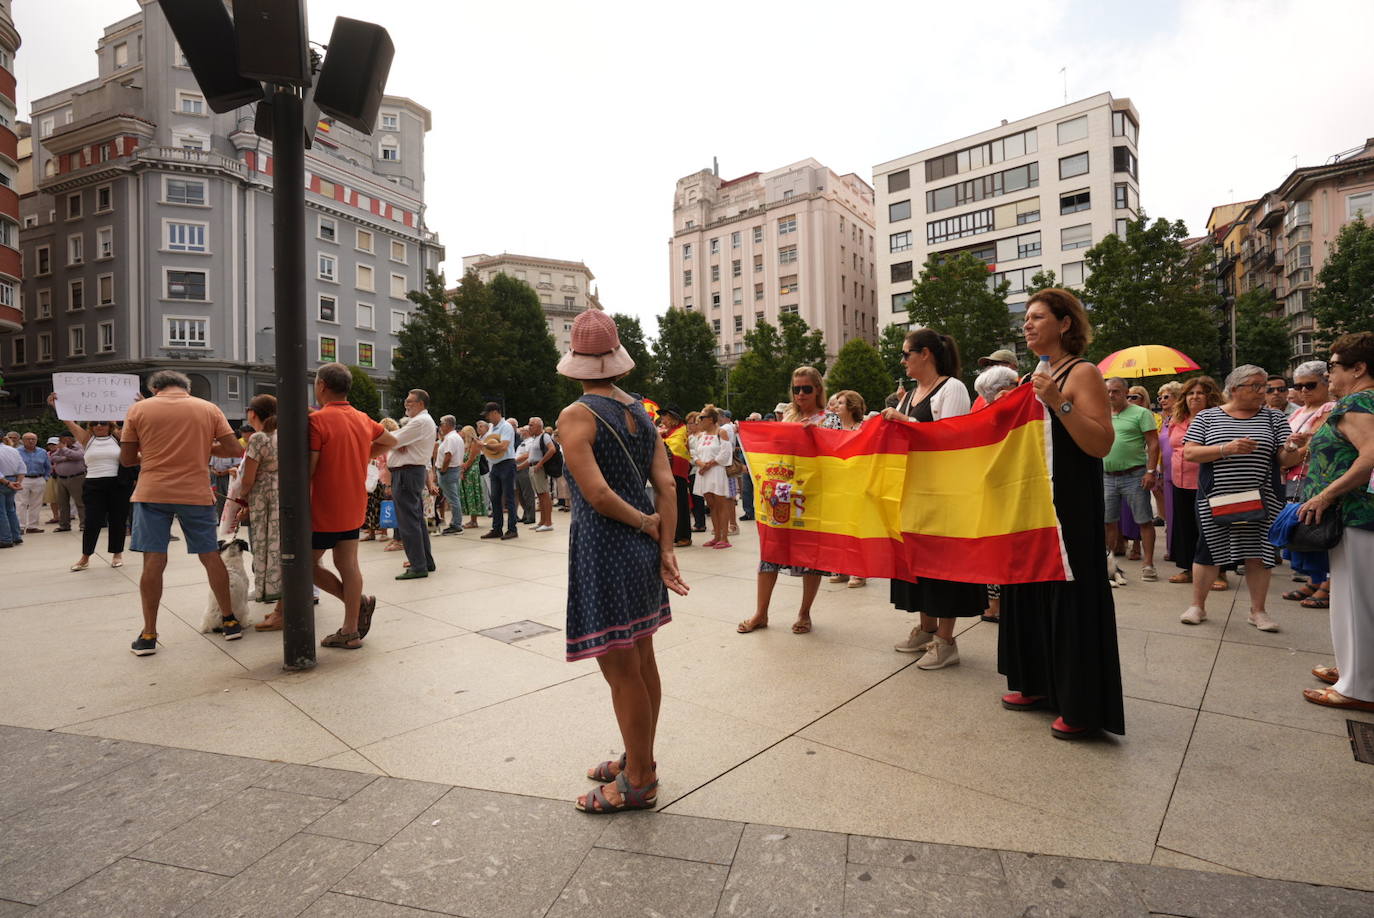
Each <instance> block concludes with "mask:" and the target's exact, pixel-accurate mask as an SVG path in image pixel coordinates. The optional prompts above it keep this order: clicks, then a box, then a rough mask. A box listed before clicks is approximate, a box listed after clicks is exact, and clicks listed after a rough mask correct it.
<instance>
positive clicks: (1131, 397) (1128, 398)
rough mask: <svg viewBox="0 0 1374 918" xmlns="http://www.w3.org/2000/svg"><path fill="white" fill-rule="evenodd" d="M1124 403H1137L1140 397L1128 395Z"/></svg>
mask: <svg viewBox="0 0 1374 918" xmlns="http://www.w3.org/2000/svg"><path fill="white" fill-rule="evenodd" d="M1126 401H1128V402H1138V401H1140V396H1138V395H1128V396H1126Z"/></svg>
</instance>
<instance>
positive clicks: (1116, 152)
mask: <svg viewBox="0 0 1374 918" xmlns="http://www.w3.org/2000/svg"><path fill="white" fill-rule="evenodd" d="M1139 167H1140V163H1139V161H1138V160H1137V159H1136V155H1135V154H1134V153H1132V152H1131V148H1130V147H1112V171H1113V172H1125V173H1127V174H1128V175H1130V177H1131V178H1133V179H1138V178H1140V176H1139V175H1138V174H1137V173H1138V172H1139Z"/></svg>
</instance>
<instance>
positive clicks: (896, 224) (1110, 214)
mask: <svg viewBox="0 0 1374 918" xmlns="http://www.w3.org/2000/svg"><path fill="white" fill-rule="evenodd" d="M1139 133H1140V115H1139V113H1138V112H1137V111H1136V110H1135V106H1133V105H1132V104H1131V101H1130V99H1116V98H1113V97H1112V95H1111V93H1105V92H1104V93H1100V94H1098V95H1096V96H1092V97H1091V98H1087V99H1082V100H1080V101H1078V102H1073V103H1071V104H1068V105H1063V106H1060V107H1059V108H1054V109H1050V110H1049V111H1046V112H1041V113H1039V114H1037V115H1031V116H1030V117H1028V118H1022V119H1020V120H1019V121H1013V122H1007V121H1003V122H1002V123H1001V124H999V125H998V126H997V127H994V128H990V129H988V130H986V131H982V132H980V133H978V134H973V135H971V136H968V137H962V138H960V139H958V140H951V141H949V142H947V143H943V144H940V145H939V146H936V147H931V148H929V149H926V150H921V151H920V152H917V153H911V154H909V155H906V156H902V157H899V158H897V159H894V160H890V161H888V162H885V163H880V164H879V165H877V166H874V167H873V184H874V188H875V189H876V193H877V203H876V208H875V209H876V214H877V235H878V258H877V260H878V284H877V285H878V305H879V308H880V320H881V322H882V324H883V325H887V324H889V323H892V322H897V323H903V324H904V323H905V322H906V320H907V312H906V310H907V304H908V303H909V302H910V301H911V287H912V283H913V280H914V279H915V278H917V277H919V276H920V273H921V266H922V265H923V264H924V263H925V261H926V259H927V258H929V257H930V256H931V255H940V256H948V255H952V254H954V253H957V252H970V253H972V254H973V255H975V256H976V257H978V258H981V259H983V260H984V261H986V262H987V264H988V267H989V270H990V276H989V283H991V284H996V283H1000V282H1001V281H1003V280H1005V281H1007V282H1009V284H1010V288H1009V290H1008V293H1007V305H1008V307H1009V308H1010V310H1011V311H1012V312H1013V313H1016V312H1020V311H1023V310H1024V308H1025V301H1026V285H1027V284H1028V283H1029V282H1030V280H1031V278H1032V277H1033V276H1034V275H1035V274H1036V273H1037V272H1039V271H1042V270H1046V269H1049V270H1053V271H1054V272H1055V275H1056V277H1057V279H1058V282H1059V283H1060V284H1062V285H1064V286H1067V287H1078V286H1081V285H1082V283H1083V281H1084V279H1085V277H1086V266H1085V264H1084V261H1083V254H1084V252H1086V251H1087V250H1088V249H1089V248H1090V247H1092V246H1093V245H1095V244H1096V243H1098V242H1100V241H1101V240H1102V238H1103V237H1104V236H1106V235H1107V234H1108V233H1113V232H1116V233H1122V232H1124V228H1125V224H1126V221H1128V220H1134V219H1135V218H1136V217H1137V216H1138V215H1139V213H1140V182H1139V160H1138V156H1137V147H1136V144H1137V141H1138V137H1139Z"/></svg>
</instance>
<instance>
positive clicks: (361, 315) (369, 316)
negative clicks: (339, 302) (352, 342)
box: [353, 303, 376, 329]
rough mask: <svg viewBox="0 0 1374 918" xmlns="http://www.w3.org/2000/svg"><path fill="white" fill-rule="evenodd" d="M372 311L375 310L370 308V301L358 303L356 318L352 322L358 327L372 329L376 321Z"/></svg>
mask: <svg viewBox="0 0 1374 918" xmlns="http://www.w3.org/2000/svg"><path fill="white" fill-rule="evenodd" d="M374 312H375V310H374V309H373V308H372V304H371V303H359V304H358V313H357V318H356V319H355V320H354V323H353V324H354V325H356V326H357V327H358V328H366V329H372V328H373V327H374V324H375V321H376V320H375V319H374V318H373V313H374Z"/></svg>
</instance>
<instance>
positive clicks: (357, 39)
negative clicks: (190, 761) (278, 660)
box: [158, 0, 394, 669]
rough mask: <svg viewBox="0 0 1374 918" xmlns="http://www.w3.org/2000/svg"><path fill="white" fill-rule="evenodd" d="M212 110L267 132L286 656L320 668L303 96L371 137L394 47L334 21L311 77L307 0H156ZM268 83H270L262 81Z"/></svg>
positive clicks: (293, 665) (379, 32) (373, 29)
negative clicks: (248, 114)
mask: <svg viewBox="0 0 1374 918" xmlns="http://www.w3.org/2000/svg"><path fill="white" fill-rule="evenodd" d="M158 3H159V6H160V7H161V8H162V12H163V13H164V15H166V17H167V21H168V23H169V24H170V25H171V27H172V32H173V34H174V35H175V36H176V39H177V42H178V43H179V44H180V45H181V49H182V51H183V52H184V53H185V55H186V61H187V63H188V64H190V66H191V72H192V73H193V74H195V77H196V82H197V83H199V84H200V88H201V90H202V91H203V92H204V93H205V99H206V104H208V105H209V106H210V108H211V109H212V110H214V111H216V112H220V113H223V112H229V111H233V110H234V109H236V108H240V107H241V106H244V105H247V104H249V103H252V102H260V103H261V104H262V105H265V106H267V107H268V108H270V117H264V116H266V115H267V114H268V112H266V111H261V110H260V111H259V113H258V114H259V117H258V118H257V120H256V125H255V127H256V129H257V130H258V132H259V133H264V134H266V133H267V132H268V131H269V130H270V135H269V136H270V137H271V138H272V156H273V164H272V217H273V226H274V230H273V233H274V238H273V255H274V261H275V265H274V278H273V292H274V296H275V301H276V302H275V304H274V305H275V308H274V322H273V324H274V326H275V328H276V340H277V354H276V364H277V398H278V402H277V441H278V444H279V455H278V469H279V471H278V482H279V500H280V503H281V557H282V606H283V609H284V621H285V626H284V628H283V631H282V655H283V664H284V665H285V667H286V668H287V669H310V668H312V667H313V666H314V665H315V615H314V604H313V596H312V591H311V585H312V583H313V581H314V576H313V571H314V559H313V555H312V552H311V548H310V531H311V526H310V444H309V409H308V405H307V403H306V401H305V399H306V398H307V388H306V386H307V382H308V380H307V373H306V365H307V364H306V358H307V352H306V319H305V148H306V146H307V145H308V143H309V139H310V137H311V136H313V134H314V131H315V123H314V119H312V120H311V123H310V124H309V126H308V127H309V130H308V132H307V125H306V118H305V109H306V96H307V95H309V94H311V93H312V82H313V105H312V110H313V107H314V106H318V108H319V109H320V110H321V111H323V112H325V113H326V114H329V115H332V116H333V117H334V118H335V119H337V120H338V121H340V122H342V123H343V124H346V125H348V126H349V127H352V128H353V129H355V130H357V131H360V132H362V133H364V134H371V133H372V129H373V125H374V124H375V123H376V120H377V109H378V108H379V107H380V105H381V101H382V92H383V90H384V88H385V86H386V77H387V73H388V72H389V71H390V69H391V60H392V56H393V53H394V52H393V48H392V44H391V39H390V37H389V36H388V35H387V33H386V30H385V29H383V28H382V27H381V26H379V25H374V24H372V23H367V22H360V21H358V20H356V19H345V18H343V17H339V18H337V19H335V21H334V30H333V33H332V34H331V36H330V39H329V48H332V49H333V50H332V51H330V52H329V53H328V54H327V55H326V58H325V61H324V64H323V66H322V67H320V68H319V74H318V78H316V75H315V73H314V67H313V60H312V55H311V54H310V51H309V47H308V32H307V29H306V16H305V0H234V18H233V19H231V18H230V16H229V12H228V10H227V9H225V6H224V3H223V0H158ZM260 81H266V82H267V88H266V91H264V88H263V85H262V82H260Z"/></svg>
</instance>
